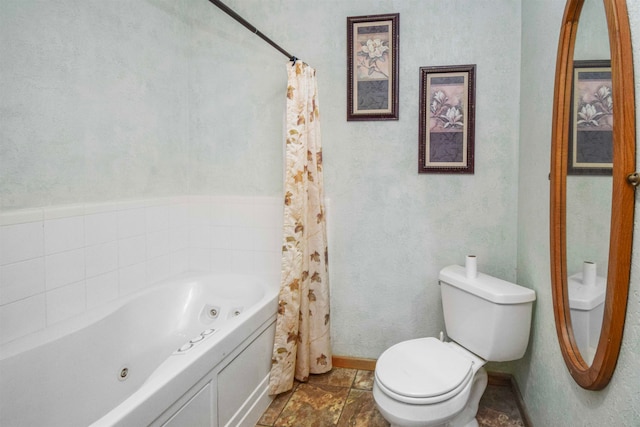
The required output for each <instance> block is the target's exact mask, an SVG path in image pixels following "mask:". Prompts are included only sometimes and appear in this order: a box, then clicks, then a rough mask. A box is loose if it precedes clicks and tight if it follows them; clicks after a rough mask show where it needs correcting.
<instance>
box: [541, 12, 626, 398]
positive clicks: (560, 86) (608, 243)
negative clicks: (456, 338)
mask: <svg viewBox="0 0 640 427" xmlns="http://www.w3.org/2000/svg"><path fill="white" fill-rule="evenodd" d="M579 22H580V25H578V23H579ZM607 35H608V36H607ZM634 90H635V88H634V83H633V59H632V50H631V35H630V29H629V20H628V15H627V8H626V3H625V1H624V0H603V1H602V0H568V1H567V5H566V7H565V12H564V17H563V24H562V27H561V31H560V43H559V46H558V58H557V65H556V81H555V94H554V108H553V129H552V149H551V174H550V180H551V222H550V226H551V227H550V234H551V280H552V291H553V292H552V294H553V302H554V315H555V320H556V331H557V334H558V339H559V343H560V348H561V351H562V355H563V357H564V360H565V362H566V364H567V367H568V369H569V372H570V373H571V375H572V376H573V378H574V379H575V380H576V382H577V383H578V384H579V385H580V386H582V387H584V388H586V389H590V390H599V389H602V388H603V387H605V386H606V385H607V384H608V383H609V380H610V379H611V376H612V375H613V371H614V369H615V365H616V362H617V359H618V353H619V351H620V344H621V342H622V333H623V329H624V319H625V314H626V305H627V296H628V291H629V273H630V268H631V242H632V239H631V238H632V232H633V213H634V196H635V192H634V189H635V187H634V186H632V185H631V184H630V183H629V181H628V176H629V175H630V174H632V173H633V172H634V168H635V100H634Z"/></svg>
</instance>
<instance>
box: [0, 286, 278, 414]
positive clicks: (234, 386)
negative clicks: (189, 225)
mask: <svg viewBox="0 0 640 427" xmlns="http://www.w3.org/2000/svg"><path fill="white" fill-rule="evenodd" d="M277 293H278V290H277V285H275V286H274V284H268V283H267V282H266V281H265V280H262V279H260V278H257V277H252V276H242V275H210V276H198V277H196V276H182V277H181V278H179V279H175V280H172V281H169V282H166V283H163V284H160V285H157V286H154V287H152V288H150V289H148V290H145V291H143V292H139V293H136V294H133V295H131V296H130V297H127V298H126V299H125V300H121V301H118V302H117V303H113V304H111V305H110V306H106V307H103V308H101V309H100V310H97V311H94V312H91V313H88V314H87V315H84V316H83V317H82V318H81V319H80V320H77V319H74V321H73V322H67V323H64V322H63V324H59V325H54V327H52V328H48V329H47V330H45V331H42V332H41V333H36V334H32V335H30V336H27V337H25V338H23V339H19V340H16V341H14V342H10V343H8V344H6V345H5V346H3V347H2V348H1V349H0V425H1V426H3V427H12V426H48V427H49V426H52V427H53V426H65V427H66V426H87V425H93V426H112V425H122V426H136V427H140V426H147V425H154V426H155V425H166V426H194V427H196V426H220V427H222V426H227V425H228V426H236V425H251V426H253V425H255V423H256V421H257V419H258V418H259V417H260V415H261V414H262V412H263V411H264V410H265V409H266V407H267V406H268V405H269V403H270V398H269V396H268V395H267V383H268V374H269V369H270V367H271V349H272V346H273V335H274V328H275V315H276V311H277ZM2 327H10V325H3V326H2Z"/></svg>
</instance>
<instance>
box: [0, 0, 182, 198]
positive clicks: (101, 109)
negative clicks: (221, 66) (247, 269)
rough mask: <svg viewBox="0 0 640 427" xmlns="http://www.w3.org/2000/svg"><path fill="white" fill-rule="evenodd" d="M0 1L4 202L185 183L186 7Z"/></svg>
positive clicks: (123, 194)
mask: <svg viewBox="0 0 640 427" xmlns="http://www.w3.org/2000/svg"><path fill="white" fill-rule="evenodd" d="M166 3H167V5H166V7H164V8H160V7H155V6H153V5H150V4H149V2H143V1H128V0H112V1H107V2H100V1H81V0H66V1H56V2H50V1H44V0H31V1H22V0H5V1H2V3H1V4H0V57H1V58H2V73H1V74H0V93H2V96H1V97H0V111H2V126H0V139H1V142H2V143H1V144H0V209H2V210H9V209H16V208H29V207H39V206H49V205H58V204H63V203H78V202H86V201H102V200H113V199H121V198H131V197H140V196H146V197H148V196H159V195H166V194H182V193H184V192H186V189H187V179H186V177H187V170H188V169H187V155H188V148H187V138H186V137H187V135H188V133H187V125H188V122H187V120H188V108H187V106H188V97H187V80H186V79H185V78H184V76H185V75H186V72H187V70H188V68H187V61H186V55H187V43H186V42H187V40H188V35H189V33H188V29H189V27H188V26H187V25H185V23H184V22H182V21H181V20H179V19H176V9H177V8H179V6H180V3H176V4H173V2H169V1H167V2H166Z"/></svg>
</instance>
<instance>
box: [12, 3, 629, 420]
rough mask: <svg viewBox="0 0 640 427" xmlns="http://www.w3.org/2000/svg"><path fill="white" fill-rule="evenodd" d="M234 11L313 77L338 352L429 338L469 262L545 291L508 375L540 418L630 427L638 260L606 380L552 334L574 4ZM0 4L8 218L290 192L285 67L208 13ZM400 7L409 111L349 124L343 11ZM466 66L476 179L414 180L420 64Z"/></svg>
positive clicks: (205, 7) (165, 7)
mask: <svg viewBox="0 0 640 427" xmlns="http://www.w3.org/2000/svg"><path fill="white" fill-rule="evenodd" d="M227 3H228V4H229V5H230V6H231V7H232V8H234V9H235V10H237V11H238V12H239V13H240V14H241V15H243V16H245V17H246V18H247V19H248V20H249V21H251V22H252V23H253V24H254V25H256V27H258V28H259V29H260V30H261V31H262V32H264V33H265V34H267V35H268V36H270V37H271V38H273V39H274V40H276V41H277V42H278V43H280V44H281V45H282V46H284V47H285V48H286V49H288V50H289V51H290V52H291V53H294V54H296V55H297V56H299V57H301V58H302V59H303V60H305V61H306V62H308V63H309V64H311V65H312V66H314V67H315V68H316V69H317V71H318V78H319V86H320V108H321V114H322V131H323V143H324V156H325V157H324V160H325V184H326V195H327V197H329V198H330V199H331V206H330V212H329V221H330V224H329V225H330V230H329V232H330V239H331V240H330V250H331V253H330V257H331V258H330V261H331V266H330V269H331V278H332V303H333V307H332V308H333V310H332V321H333V323H332V324H333V336H334V350H335V353H336V354H341V355H349V356H357V357H377V356H378V355H379V354H380V353H381V352H382V351H383V350H384V349H385V348H387V347H388V346H390V345H391V344H393V343H395V342H398V341H400V340H404V339H407V338H413V337H418V336H424V335H435V334H437V333H438V332H439V331H440V329H442V328H443V325H442V314H441V308H440V299H439V289H438V287H437V274H438V270H439V269H440V268H442V267H443V266H445V265H447V264H452V263H462V262H463V261H464V255H465V254H468V253H475V254H476V255H478V257H479V268H480V269H481V270H482V271H485V272H488V273H491V274H494V275H497V276H499V277H502V278H505V279H507V280H516V279H517V280H518V281H519V282H520V283H522V284H523V285H525V286H529V287H532V288H534V289H535V290H536V292H537V296H538V300H537V303H536V309H535V318H534V325H533V335H532V342H531V349H530V351H529V353H528V354H527V356H526V358H525V359H524V360H523V361H520V362H518V363H516V364H515V365H513V366H507V368H508V369H515V372H516V374H517V378H518V381H519V384H520V387H521V389H522V391H523V393H524V397H525V402H526V404H527V406H528V407H529V411H530V414H531V416H532V418H533V421H534V424H535V425H563V424H567V425H589V423H592V424H591V425H620V424H621V423H625V422H631V423H632V424H633V422H636V421H637V420H638V412H637V411H638V409H637V408H638V407H640V401H639V399H640V396H639V395H638V393H637V390H638V389H637V384H639V383H640V377H639V376H640V374H639V372H640V369H639V368H640V366H639V363H640V362H639V360H638V358H637V356H635V354H637V353H638V351H640V348H638V346H639V343H640V339H638V336H639V335H640V332H639V329H638V324H640V322H639V318H640V307H639V305H640V301H639V299H640V298H639V296H638V294H639V292H640V289H639V286H640V280H639V279H638V276H637V274H636V271H637V267H638V266H640V256H639V255H635V256H634V259H633V262H634V268H633V271H632V288H631V293H630V300H629V315H628V320H627V329H626V332H625V340H624V342H623V349H622V354H621V359H620V363H619V365H618V370H617V372H616V374H615V376H614V379H613V381H612V384H611V385H610V386H609V387H608V388H607V389H606V390H605V391H603V392H586V391H583V390H582V389H580V388H579V387H577V386H575V385H574V383H573V381H572V380H571V378H570V376H569V374H568V372H567V371H566V368H565V367H564V363H563V361H562V357H561V355H560V352H559V349H558V346H557V342H556V336H555V329H554V322H553V312H552V306H551V294H550V284H549V256H548V253H549V244H548V232H547V230H548V225H549V224H548V202H549V189H548V179H547V175H548V172H549V148H550V125H549V120H550V117H551V108H552V97H553V74H554V68H555V55H556V49H557V40H558V29H559V25H560V21H561V17H562V9H563V4H562V3H563V2H562V1H559V0H536V1H523V2H518V1H514V0H481V1H474V0H450V1H446V2H443V1H438V0H403V1H394V0H358V1H337V0H328V1H311V0H297V1H292V0H274V1H269V2H265V1H260V0H228V2H227ZM631 10H632V12H633V13H632V25H633V29H634V37H635V41H636V43H635V46H640V34H639V33H640V10H639V9H638V6H637V5H636V6H633V5H632V7H631ZM0 11H1V12H2V13H0V57H2V73H1V75H0V92H1V93H2V94H3V96H2V97H1V98H0V112H1V114H2V116H1V117H2V126H0V138H1V139H0V209H2V210H11V209H15V208H25V207H26V208H28V207H39V206H48V205H56V204H64V203H73V202H99V201H106V200H113V199H121V198H144V197H155V196H164V195H170V194H185V193H192V194H214V195H225V194H236V195H265V196H277V195H279V194H280V193H281V191H282V184H281V174H282V171H281V169H282V151H281V147H282V140H283V137H282V128H283V126H282V121H283V109H284V94H285V89H286V72H285V67H286V66H287V65H286V58H285V57H284V56H282V55H280V54H279V53H278V52H276V51H275V50H273V49H272V48H271V47H269V46H268V45H266V44H264V43H263V42H262V41H260V40H259V39H257V38H256V37H255V36H254V35H252V34H251V33H250V32H248V31H246V30H245V29H244V28H242V27H241V26H240V25H239V24H237V23H235V22H234V21H232V20H231V19H230V18H229V17H227V16H226V15H224V14H222V13H221V12H220V11H218V10H217V9H215V8H214V7H213V6H211V5H210V4H209V2H208V1H206V0H178V1H172V0H140V1H130V0H111V1H107V2H104V1H97V0H95V1H80V0H65V1H59V2H50V1H44V0H43V1H39V0H32V1H22V0H5V1H3V2H2V4H1V5H0ZM497 11H499V13H497ZM395 12H398V13H400V16H401V18H400V40H401V44H400V64H401V69H400V120H399V121H394V122H362V123H357V122H347V121H346V120H345V117H346V107H345V105H346V99H345V98H346V41H345V39H346V17H347V16H358V15H367V14H378V13H395ZM635 53H636V57H637V58H638V57H640V52H639V50H638V48H637V47H636V48H635ZM469 63H475V64H477V87H476V101H477V112H476V139H475V141H476V164H475V166H476V173H475V174H474V175H469V176H454V175H419V174H418V173H417V152H418V144H417V143H418V92H419V82H418V76H419V74H418V69H419V67H421V66H435V65H456V64H469ZM636 67H638V66H637V65H636ZM636 81H640V78H637V79H636ZM636 92H639V91H638V90H637V91H636ZM636 236H638V233H637V232H636ZM636 239H637V237H636ZM516 267H517V273H516ZM636 424H637V422H636Z"/></svg>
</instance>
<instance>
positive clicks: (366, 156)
mask: <svg viewBox="0 0 640 427" xmlns="http://www.w3.org/2000/svg"><path fill="white" fill-rule="evenodd" d="M228 4H229V5H230V6H231V7H232V8H234V9H235V10H237V11H238V12H239V13H240V14H241V15H243V16H245V17H246V18H247V19H248V20H249V21H251V22H252V23H253V24H254V25H255V26H256V27H258V28H259V29H260V30H261V31H262V32H264V33H265V34H267V35H268V36H269V37H271V38H273V39H274V40H276V41H278V43H280V44H281V45H282V46H283V47H285V48H286V49H287V50H289V51H291V52H292V53H294V54H295V55H297V56H299V57H301V58H302V59H303V60H305V61H306V62H308V63H309V64H311V65H312V66H314V67H315V68H316V69H317V71H318V80H319V96H320V109H321V114H322V116H321V120H322V133H323V144H324V160H325V162H324V164H325V184H326V195H327V197H329V198H330V199H331V212H330V218H329V221H330V226H331V230H330V236H331V237H332V239H331V242H330V251H331V252H330V271H331V278H332V321H333V337H334V351H335V353H336V354H340V355H349V356H360V357H378V356H379V355H380V353H381V352H382V351H383V350H385V349H386V348H387V347H389V346H390V345H392V344H394V343H396V342H398V341H401V340H404V339H408V338H415V337H420V336H426V335H436V334H437V333H439V331H440V330H441V329H442V328H443V325H442V315H441V307H440V296H439V288H438V286H437V277H438V271H439V270H440V269H441V268H442V267H444V266H446V265H448V264H453V263H463V262H464V256H465V254H468V253H475V254H477V255H478V257H479V266H480V269H481V270H484V271H487V272H490V273H493V274H496V275H498V276H500V277H503V278H505V279H509V280H513V279H515V257H514V254H515V238H516V199H517V195H516V190H517V188H516V181H517V147H518V118H519V115H518V110H519V103H520V99H519V95H518V94H519V87H520V77H519V69H520V57H519V54H518V52H519V49H520V5H519V2H514V1H511V0H504V1H480V2H478V1H474V2H470V1H449V2H441V1H424V0H413V1H409V0H407V1H402V2H396V1H350V2H343V1H322V2H317V1H295V2H292V1H270V2H262V1H257V0H253V1H246V0H236V1H228ZM496 10H500V13H499V14H496V13H494V11H496ZM390 12H398V13H400V120H399V121H391V122H389V121H387V122H375V121H370V122H360V123H358V122H347V121H346V119H345V117H346V17H347V16H358V15H367V14H382V13H390ZM216 22H218V21H216ZM236 25H237V24H236ZM495 28H500V31H499V32H497V31H495ZM241 30H242V29H241ZM233 34H234V35H235V36H236V37H240V38H243V37H244V33H243V32H242V31H240V33H237V32H234V33H233ZM249 35H250V33H249ZM505 35H506V36H505ZM224 38H225V39H227V38H231V37H227V36H225V37H224ZM497 46H500V48H499V49H497V48H496V47H497ZM237 54H241V53H240V52H238V53H237ZM245 54H248V53H247V52H245ZM273 55H275V57H276V61H278V60H281V61H282V62H283V65H282V67H284V61H286V58H284V56H281V57H279V55H280V54H278V53H277V52H275V51H274V53H273ZM271 61H273V60H271ZM265 63H266V64H270V63H271V62H267V61H266V60H265ZM456 64H458V65H462V64H477V93H476V100H477V112H476V139H475V142H476V173H475V175H468V176H455V175H433V174H431V175H419V174H418V173H417V153H418V107H419V106H418V96H419V67H421V66H435V65H456ZM265 66H266V67H268V65H265ZM267 71H268V69H267ZM276 71H277V73H278V76H283V77H284V70H281V69H280V68H278V69H277V70H276ZM265 74H267V72H265ZM229 79H230V81H232V82H238V80H237V77H236V76H229ZM233 86H234V87H235V86H237V83H235V84H233ZM274 144H276V143H275V142H274ZM216 149H217V148H216Z"/></svg>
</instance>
